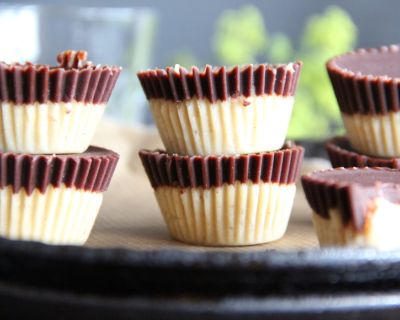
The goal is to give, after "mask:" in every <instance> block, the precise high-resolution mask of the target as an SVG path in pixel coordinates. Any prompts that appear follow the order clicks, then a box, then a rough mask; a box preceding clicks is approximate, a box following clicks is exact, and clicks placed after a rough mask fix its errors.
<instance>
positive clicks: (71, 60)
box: [57, 50, 92, 69]
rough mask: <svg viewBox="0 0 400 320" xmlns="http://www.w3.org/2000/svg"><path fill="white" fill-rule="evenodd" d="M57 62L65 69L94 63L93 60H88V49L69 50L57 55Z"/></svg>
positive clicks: (78, 67)
mask: <svg viewBox="0 0 400 320" xmlns="http://www.w3.org/2000/svg"><path fill="white" fill-rule="evenodd" d="M57 62H58V65H59V66H60V67H61V68H64V69H72V68H75V69H80V68H83V67H87V66H90V65H92V62H91V61H87V52H86V51H81V50H79V51H73V50H68V51H64V52H61V53H59V54H58V55H57Z"/></svg>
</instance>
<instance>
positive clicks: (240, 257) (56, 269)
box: [0, 239, 400, 320]
mask: <svg viewBox="0 0 400 320" xmlns="http://www.w3.org/2000/svg"><path fill="white" fill-rule="evenodd" d="M27 317H29V318H32V319H85V320H88V319H117V320H118V319H178V320H179V319H311V320H312V319H324V320H326V319H363V320H365V319H377V318H381V319H400V251H392V252H379V251H375V250H371V249H323V250H320V249H312V250H307V251H295V252H294V251H292V252H283V251H274V250H269V251H264V252H247V253H228V252H186V251H185V252H184V251H171V250H162V251H132V250H128V249H118V248H116V249H92V248H85V247H74V246H49V245H44V244H40V243H33V242H20V241H11V240H5V239H0V319H27Z"/></svg>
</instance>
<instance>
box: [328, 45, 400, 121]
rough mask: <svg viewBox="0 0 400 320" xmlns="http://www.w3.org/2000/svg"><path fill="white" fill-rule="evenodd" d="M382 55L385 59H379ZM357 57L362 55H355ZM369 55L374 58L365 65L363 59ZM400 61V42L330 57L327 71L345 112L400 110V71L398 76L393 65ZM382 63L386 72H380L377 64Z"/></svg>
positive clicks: (368, 112) (379, 65) (341, 107)
mask: <svg viewBox="0 0 400 320" xmlns="http://www.w3.org/2000/svg"><path fill="white" fill-rule="evenodd" d="M380 55H381V58H382V59H380V60H377V59H376V58H377V57H379V56H380ZM355 57H357V58H358V59H354V58H355ZM367 57H372V58H373V59H372V58H371V61H369V60H368V61H366V62H365V64H364V65H363V64H362V63H361V62H362V61H363V59H366V58H367ZM350 59H351V60H350ZM348 60H350V61H351V63H350V62H349V61H348ZM360 61H361V62H360ZM385 63H386V64H387V65H385ZM399 63H400V51H399V47H398V46H390V47H381V48H378V49H359V50H357V51H352V52H349V53H346V54H344V55H341V56H338V57H335V58H333V59H331V60H330V61H328V62H327V65H326V67H327V71H328V74H329V77H330V79H331V82H332V86H333V90H334V92H335V95H336V99H337V101H338V104H339V108H340V110H341V112H343V113H346V114H350V115H351V114H387V113H388V112H397V111H399V110H400V102H399V94H400V81H399V78H400V75H398V76H394V74H395V73H393V72H394V71H393V70H391V69H390V67H391V66H393V65H396V64H397V65H398V64H399ZM342 64H344V66H342ZM352 64H354V66H352ZM360 65H361V67H360ZM379 67H382V69H384V70H383V74H380V73H378V72H379V70H378V69H376V68H379ZM350 68H351V69H350ZM360 68H361V69H362V68H365V69H366V72H371V73H369V74H363V73H361V72H360V71H359V70H358V69H360ZM353 69H354V70H353ZM375 72H376V74H374V73H375ZM385 73H387V74H390V75H391V73H393V76H388V75H386V74H385Z"/></svg>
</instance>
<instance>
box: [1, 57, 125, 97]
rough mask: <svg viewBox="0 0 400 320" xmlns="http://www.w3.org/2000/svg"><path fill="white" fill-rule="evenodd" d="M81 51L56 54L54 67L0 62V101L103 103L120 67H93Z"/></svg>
mask: <svg viewBox="0 0 400 320" xmlns="http://www.w3.org/2000/svg"><path fill="white" fill-rule="evenodd" d="M86 56H87V53H86V52H85V51H78V52H74V51H66V52H63V53H61V54H59V55H58V57H57V59H58V61H59V63H60V65H59V66H58V67H50V66H48V65H41V64H37V65H36V64H32V63H30V62H27V63H25V64H19V63H13V64H6V63H4V62H0V102H13V103H15V104H31V103H34V102H38V103H48V102H54V103H59V102H83V103H93V104H103V103H107V102H108V100H109V98H110V96H111V93H112V90H113V88H114V86H115V83H116V81H117V79H118V76H119V74H120V72H121V68H120V67H109V66H93V65H92V64H91V63H90V62H87V61H86Z"/></svg>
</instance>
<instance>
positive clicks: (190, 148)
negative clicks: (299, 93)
mask: <svg viewBox="0 0 400 320" xmlns="http://www.w3.org/2000/svg"><path fill="white" fill-rule="evenodd" d="M293 103H294V98H293V97H283V96H275V95H269V96H267V95H264V96H251V97H249V98H243V97H242V98H229V99H228V100H227V101H217V102H216V103H210V102H209V101H208V100H207V99H197V98H193V99H191V100H188V101H182V102H180V103H175V102H171V101H166V100H163V99H151V100H150V108H151V111H152V113H153V118H154V121H155V123H156V125H157V128H158V131H159V132H160V136H161V139H162V141H163V143H164V145H165V148H166V150H167V152H168V153H178V154H185V155H210V154H213V155H221V154H226V155H228V154H243V153H255V152H263V151H272V150H278V149H280V148H281V147H282V145H283V143H284V140H285V137H286V133H287V129H288V125H289V120H290V115H291V113H292V109H293Z"/></svg>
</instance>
